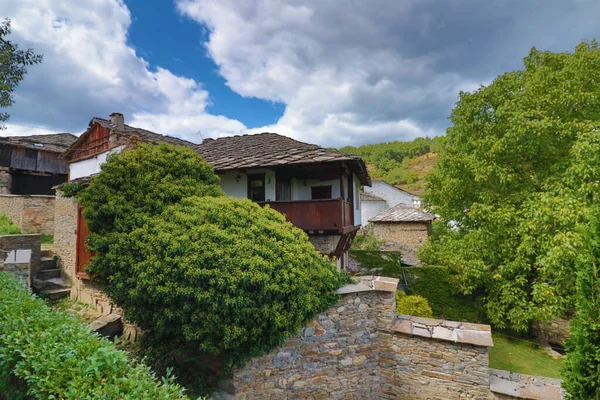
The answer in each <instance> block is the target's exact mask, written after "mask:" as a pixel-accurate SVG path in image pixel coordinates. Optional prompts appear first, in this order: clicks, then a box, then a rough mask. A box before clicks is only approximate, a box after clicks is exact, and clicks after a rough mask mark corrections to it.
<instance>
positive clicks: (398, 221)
mask: <svg viewBox="0 0 600 400" xmlns="http://www.w3.org/2000/svg"><path fill="white" fill-rule="evenodd" d="M434 219H435V216H434V215H433V214H430V213H428V212H426V211H422V210H419V209H416V208H414V207H410V206H407V205H406V204H397V205H395V206H394V207H391V208H388V209H387V210H384V211H382V212H380V213H379V214H377V215H376V216H374V217H373V218H371V219H369V223H370V226H371V230H372V232H373V234H374V235H375V237H376V238H377V239H379V240H381V241H383V242H386V243H396V244H400V245H403V246H406V247H408V248H412V249H416V248H418V247H420V246H421V245H422V244H423V243H425V241H426V240H427V237H428V236H429V235H430V234H431V225H432V222H433V220H434Z"/></svg>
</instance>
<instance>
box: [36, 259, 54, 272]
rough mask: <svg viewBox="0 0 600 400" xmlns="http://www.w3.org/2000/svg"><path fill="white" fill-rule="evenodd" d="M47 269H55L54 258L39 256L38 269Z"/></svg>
mask: <svg viewBox="0 0 600 400" xmlns="http://www.w3.org/2000/svg"><path fill="white" fill-rule="evenodd" d="M47 269H56V259H55V258H53V257H42V258H40V269H39V270H38V271H44V270H47Z"/></svg>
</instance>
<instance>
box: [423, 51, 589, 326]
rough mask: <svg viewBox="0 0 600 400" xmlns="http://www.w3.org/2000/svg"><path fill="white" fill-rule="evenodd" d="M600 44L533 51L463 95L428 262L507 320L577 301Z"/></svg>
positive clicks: (439, 186)
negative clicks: (575, 280) (513, 67)
mask: <svg viewBox="0 0 600 400" xmlns="http://www.w3.org/2000/svg"><path fill="white" fill-rule="evenodd" d="M599 96H600V50H599V48H598V44H597V43H596V42H591V43H582V44H580V45H579V46H577V48H576V49H575V52H574V53H550V52H542V51H538V50H536V49H535V48H534V49H532V50H531V52H530V54H529V56H527V57H526V58H525V59H524V69H522V70H519V71H514V72H510V73H506V74H504V75H501V76H499V77H498V78H496V79H495V80H494V81H493V82H492V83H491V84H490V85H489V86H487V87H482V88H480V89H479V90H477V91H475V92H474V93H460V99H459V101H458V103H457V104H456V107H455V108H454V110H453V111H452V115H451V121H452V123H453V126H452V127H451V128H449V129H448V132H447V137H446V140H445V142H444V144H443V152H442V155H441V159H440V161H439V162H438V163H437V165H436V167H435V168H434V170H433V172H432V173H431V174H430V176H429V178H428V190H427V193H426V196H425V200H426V201H427V202H428V203H429V204H430V206H431V207H432V208H433V210H434V211H435V213H437V214H439V215H440V216H441V218H440V219H439V221H437V223H436V225H435V227H434V235H433V237H432V238H431V240H430V241H429V242H428V243H427V244H426V245H425V246H424V247H423V248H422V250H421V252H420V256H421V259H422V260H423V261H425V262H428V263H431V264H440V265H445V266H448V267H450V268H452V269H453V271H454V272H455V273H456V276H455V284H456V287H457V289H459V291H460V292H462V293H464V294H472V293H477V294H480V295H481V296H483V299H484V300H485V308H486V313H487V316H488V317H489V319H490V321H491V322H492V323H493V324H494V325H496V326H497V327H499V328H504V327H507V326H511V327H512V328H515V329H518V330H525V329H527V328H528V326H529V324H530V322H531V321H534V320H546V319H549V318H550V317H552V316H555V315H558V314H561V313H563V312H564V311H566V310H567V309H568V308H569V307H570V306H572V304H573V293H574V283H573V276H574V274H575V270H576V263H575V261H576V258H577V253H578V249H579V248H580V245H581V235H580V234H579V233H578V232H577V230H576V229H575V227H576V226H577V225H578V224H580V223H581V224H585V223H587V216H588V208H589V206H590V199H591V197H592V196H591V195H593V194H597V193H598V182H599V179H600V168H599V165H598V158H597V157H596V154H597V153H598V151H599V150H600V146H599V143H600V140H599V138H598V135H597V132H598V129H599V125H600V102H599V101H598V98H599Z"/></svg>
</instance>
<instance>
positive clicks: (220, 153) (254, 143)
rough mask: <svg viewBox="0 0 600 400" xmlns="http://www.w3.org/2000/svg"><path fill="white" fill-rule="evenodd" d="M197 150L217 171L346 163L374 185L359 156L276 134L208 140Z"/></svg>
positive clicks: (365, 181) (360, 176)
mask: <svg viewBox="0 0 600 400" xmlns="http://www.w3.org/2000/svg"><path fill="white" fill-rule="evenodd" d="M196 151H197V152H198V153H199V154H200V155H201V156H202V157H204V159H205V160H206V161H208V163H210V164H211V165H212V166H213V167H214V168H215V170H217V171H226V170H233V169H247V168H260V167H275V166H281V165H306V164H313V163H327V162H340V161H343V162H345V163H346V164H347V165H348V166H349V167H350V168H351V169H352V170H353V172H354V173H356V174H357V176H358V177H359V179H360V180H361V183H363V184H364V185H370V184H371V179H370V178H369V174H368V173H367V168H366V166H365V163H364V162H363V161H362V159H361V158H360V157H358V156H353V155H350V154H344V153H341V152H339V151H337V150H333V149H326V148H323V147H320V146H317V145H315V144H309V143H303V142H300V141H297V140H295V139H292V138H290V137H287V136H283V135H279V134H277V133H270V132H264V133H259V134H254V135H238V136H229V137H224V138H219V139H207V140H204V141H203V142H202V143H201V144H199V145H197V146H196Z"/></svg>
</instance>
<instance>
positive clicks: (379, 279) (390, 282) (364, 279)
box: [336, 275, 399, 294]
mask: <svg viewBox="0 0 600 400" xmlns="http://www.w3.org/2000/svg"><path fill="white" fill-rule="evenodd" d="M359 279H360V282H358V283H351V284H349V285H346V286H343V287H341V288H339V289H338V290H337V291H336V293H337V294H350V293H359V292H370V291H381V292H395V291H396V290H397V289H398V282H399V280H398V279H396V278H388V277H385V276H372V275H368V276H361V277H359Z"/></svg>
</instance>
